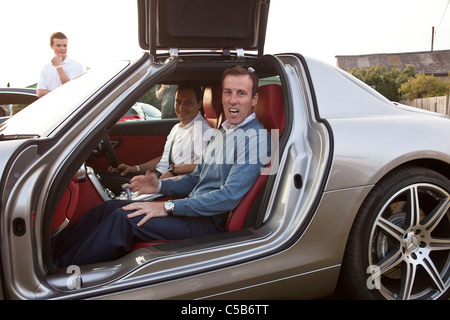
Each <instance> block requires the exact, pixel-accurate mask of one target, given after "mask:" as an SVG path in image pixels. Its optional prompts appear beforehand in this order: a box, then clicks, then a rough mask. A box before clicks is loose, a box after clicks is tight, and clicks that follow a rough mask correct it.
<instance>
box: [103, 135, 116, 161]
mask: <svg viewBox="0 0 450 320" xmlns="http://www.w3.org/2000/svg"><path fill="white" fill-rule="evenodd" d="M100 148H101V150H102V151H104V152H105V156H106V159H107V160H108V162H109V164H110V165H111V166H112V167H113V168H117V167H118V166H119V160H118V159H117V155H116V152H115V151H114V147H113V145H112V143H111V140H110V139H109V136H108V135H106V136H105V138H103V140H102V142H100Z"/></svg>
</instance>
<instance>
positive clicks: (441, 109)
mask: <svg viewBox="0 0 450 320" xmlns="http://www.w3.org/2000/svg"><path fill="white" fill-rule="evenodd" d="M449 100H450V94H447V95H446V96H442V97H432V98H422V99H414V100H402V101H400V103H402V104H406V105H408V106H412V107H416V108H420V109H424V110H428V111H433V112H437V113H442V114H446V115H449V116H450V105H449Z"/></svg>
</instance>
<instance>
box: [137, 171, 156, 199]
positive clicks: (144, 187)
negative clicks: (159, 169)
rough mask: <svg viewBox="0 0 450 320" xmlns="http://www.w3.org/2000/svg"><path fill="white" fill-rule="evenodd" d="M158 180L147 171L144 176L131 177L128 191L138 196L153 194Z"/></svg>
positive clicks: (153, 174)
mask: <svg viewBox="0 0 450 320" xmlns="http://www.w3.org/2000/svg"><path fill="white" fill-rule="evenodd" d="M158 185H159V180H158V177H157V176H156V174H155V173H153V172H150V171H147V172H146V173H145V175H142V176H136V177H133V178H132V179H131V180H130V190H131V191H132V192H135V191H139V192H138V194H139V195H141V194H147V193H155V191H156V189H157V188H158Z"/></svg>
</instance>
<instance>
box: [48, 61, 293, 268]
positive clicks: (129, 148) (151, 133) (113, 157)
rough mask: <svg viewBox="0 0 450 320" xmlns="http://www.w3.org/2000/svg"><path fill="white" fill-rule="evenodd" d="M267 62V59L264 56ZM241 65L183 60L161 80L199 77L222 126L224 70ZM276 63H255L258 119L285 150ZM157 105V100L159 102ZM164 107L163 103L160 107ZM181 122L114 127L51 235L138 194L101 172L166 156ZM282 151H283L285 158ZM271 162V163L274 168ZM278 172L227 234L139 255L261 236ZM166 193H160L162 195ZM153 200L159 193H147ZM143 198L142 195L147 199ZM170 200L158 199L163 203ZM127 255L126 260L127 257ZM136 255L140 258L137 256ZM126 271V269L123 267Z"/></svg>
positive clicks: (255, 190)
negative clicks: (105, 179)
mask: <svg viewBox="0 0 450 320" xmlns="http://www.w3.org/2000/svg"><path fill="white" fill-rule="evenodd" d="M261 60H262V61H264V59H261ZM237 64H239V63H238V62H229V63H220V66H219V64H216V65H217V66H214V67H210V68H205V67H203V68H204V70H205V71H203V72H198V68H197V67H196V66H197V64H196V63H193V66H189V67H188V68H186V67H184V64H181V63H180V64H179V66H177V69H176V70H175V72H173V73H172V74H171V75H170V76H169V77H168V78H166V79H164V80H163V81H161V82H160V83H164V84H170V85H176V84H177V83H180V82H181V81H185V80H194V81H197V82H198V83H200V84H201V86H202V88H203V91H204V94H203V109H204V118H205V119H206V120H207V121H208V123H209V124H210V125H211V126H212V127H213V128H216V129H217V128H220V126H221V124H222V123H223V122H224V121H225V117H224V114H223V109H222V102H221V99H222V98H221V94H222V92H221V91H222V90H221V84H220V81H221V74H222V72H223V70H224V66H225V67H230V66H233V65H237ZM275 66H276V65H274V64H271V63H260V64H253V65H252V67H253V68H254V69H255V70H256V72H258V76H259V79H260V83H259V90H258V93H259V102H258V105H257V106H256V107H255V113H256V116H257V118H258V120H259V121H260V122H261V123H262V124H263V125H264V127H265V128H266V129H267V130H268V131H269V132H271V130H278V131H277V135H278V136H279V140H280V141H279V142H278V144H277V146H279V148H280V150H282V145H283V144H282V142H281V141H282V140H283V131H285V130H284V129H285V126H286V125H287V122H286V120H285V119H287V117H286V115H285V113H286V111H285V98H284V97H285V96H286V93H284V90H285V88H283V86H282V83H283V75H282V73H281V72H279V70H277V67H275ZM155 87H156V86H153V87H151V88H149V89H148V90H146V94H144V96H147V97H148V95H150V94H152V93H153V94H154V91H155ZM144 96H142V95H140V96H139V97H136V99H137V100H136V99H135V100H134V101H135V102H141V103H142V102H143V101H146V103H148V99H147V100H145V99H144V98H143V97H144ZM155 104H157V103H156V102H155ZM155 107H157V108H158V106H155ZM177 122H178V119H177V118H170V119H150V120H145V119H136V118H133V119H126V120H123V119H122V120H119V121H118V122H117V123H116V124H115V125H114V126H113V127H112V128H111V130H110V131H109V133H108V137H106V138H105V139H104V140H103V141H102V142H99V144H98V147H97V148H96V149H95V150H93V151H92V153H91V155H90V156H89V157H88V159H86V161H85V162H84V163H83V165H82V166H81V168H80V170H78V172H77V174H76V175H75V177H73V179H72V180H71V181H70V183H69V185H68V186H67V188H66V190H65V192H64V194H63V196H62V198H61V200H60V201H59V204H58V206H57V209H56V211H55V213H54V215H53V220H52V226H51V234H52V236H54V235H56V234H57V233H58V232H60V231H61V230H63V229H64V228H67V227H68V226H70V225H73V224H75V223H76V222H77V221H78V220H79V219H80V218H81V217H82V216H83V214H84V213H86V212H87V211H88V210H89V209H91V208H92V207H94V206H96V205H98V204H100V203H101V202H103V201H108V200H110V199H135V198H134V197H135V195H133V194H131V193H129V192H127V190H125V189H124V192H123V193H122V194H120V195H115V194H113V193H112V192H111V191H110V190H108V189H105V188H104V186H103V185H102V182H101V179H100V177H99V176H98V175H97V174H96V172H98V171H100V170H106V169H107V168H108V166H110V165H111V164H116V163H117V162H118V163H127V164H130V165H131V164H138V163H143V162H146V161H148V160H150V159H152V158H154V157H156V156H158V155H161V154H162V151H163V148H164V144H165V141H166V138H167V135H168V133H169V131H170V129H171V128H172V127H173V125H175V124H176V123H177ZM279 154H281V152H279V153H277V156H279ZM270 165H271V164H270V163H269V164H268V165H267V167H270ZM275 175H276V172H275V173H274V174H261V175H260V176H259V177H258V179H257V180H256V182H255V184H254V185H253V187H252V188H251V189H250V191H249V192H248V193H247V194H246V195H245V196H244V198H243V199H242V201H241V202H240V204H239V205H238V206H237V207H236V208H235V209H234V210H233V211H232V212H230V213H229V217H228V221H227V226H226V232H225V233H223V234H217V235H213V236H207V237H201V238H200V239H199V238H194V239H186V240H181V241H150V242H147V243H136V244H135V247H134V249H133V251H137V250H141V251H139V253H140V254H141V255H143V256H144V257H146V258H145V259H146V260H151V257H152V256H155V257H156V256H158V255H161V254H168V253H169V252H170V253H175V252H186V251H189V250H195V249H199V248H204V247H205V246H207V247H211V246H215V245H224V244H230V243H233V242H235V241H242V240H243V239H252V238H254V237H259V236H261V235H260V234H259V233H258V231H257V230H258V228H260V227H261V226H262V225H263V223H264V216H265V214H266V212H265V211H266V210H265V208H266V206H267V202H268V198H269V195H270V193H271V185H272V184H273V183H274V181H275ZM159 196H160V195H158V196H157V198H158V197H159ZM145 197H147V199H148V200H150V201H151V199H153V197H154V195H146V196H145ZM142 198H143V197H142V196H141V197H140V198H139V199H142ZM164 199H165V198H164V197H162V198H159V199H155V201H158V200H159V201H162V200H164ZM121 259H126V256H125V257H124V258H121ZM133 259H134V258H133ZM123 272H124V271H123Z"/></svg>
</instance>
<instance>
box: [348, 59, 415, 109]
mask: <svg viewBox="0 0 450 320" xmlns="http://www.w3.org/2000/svg"><path fill="white" fill-rule="evenodd" d="M349 73H350V74H352V75H353V76H355V77H356V78H358V79H360V80H361V81H363V82H364V83H366V84H368V85H369V86H371V87H372V88H374V89H375V90H377V91H378V92H379V93H381V94H382V95H383V96H385V97H386V98H388V99H389V100H391V101H400V99H401V95H400V94H399V89H400V87H401V85H402V84H403V83H405V82H407V81H409V80H410V79H412V78H413V77H414V75H415V71H414V66H412V65H408V66H407V67H406V68H405V69H404V70H400V69H393V70H392V71H390V72H389V71H387V69H386V67H385V66H374V67H372V68H370V69H352V70H350V71H349Z"/></svg>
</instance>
